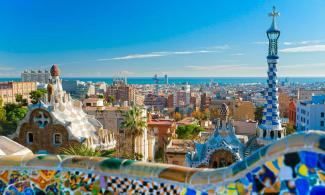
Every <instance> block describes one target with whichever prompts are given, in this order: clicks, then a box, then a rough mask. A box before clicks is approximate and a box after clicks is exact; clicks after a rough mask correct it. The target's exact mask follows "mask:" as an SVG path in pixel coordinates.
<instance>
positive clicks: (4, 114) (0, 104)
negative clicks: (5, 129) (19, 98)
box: [0, 98, 7, 121]
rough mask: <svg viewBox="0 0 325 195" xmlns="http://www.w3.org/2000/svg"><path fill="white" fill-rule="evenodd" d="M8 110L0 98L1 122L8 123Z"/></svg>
mask: <svg viewBox="0 0 325 195" xmlns="http://www.w3.org/2000/svg"><path fill="white" fill-rule="evenodd" d="M6 120H7V117H6V109H5V108H4V107H3V106H2V99H1V98H0V121H6Z"/></svg>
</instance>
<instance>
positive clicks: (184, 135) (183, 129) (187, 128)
mask: <svg viewBox="0 0 325 195" xmlns="http://www.w3.org/2000/svg"><path fill="white" fill-rule="evenodd" d="M202 131H204V128H203V127H201V126H199V125H195V124H191V125H184V126H179V127H177V129H176V134H177V138H178V139H193V138H195V137H197V136H198V135H199V133H200V132H202Z"/></svg>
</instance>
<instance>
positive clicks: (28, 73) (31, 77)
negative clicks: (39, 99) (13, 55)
mask: <svg viewBox="0 0 325 195" xmlns="http://www.w3.org/2000/svg"><path fill="white" fill-rule="evenodd" d="M50 79H51V75H50V72H49V71H48V70H44V71H42V70H37V71H35V70H25V71H24V72H22V73H21V81H23V82H38V83H49V81H50Z"/></svg>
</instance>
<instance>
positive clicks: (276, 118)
mask: <svg viewBox="0 0 325 195" xmlns="http://www.w3.org/2000/svg"><path fill="white" fill-rule="evenodd" d="M279 15H280V14H279V12H277V11H276V10H275V7H273V11H272V12H271V13H270V14H269V16H271V17H272V24H271V27H270V28H269V29H268V30H267V31H266V34H267V38H268V39H269V53H268V56H267V63H268V71H267V74H268V79H267V91H266V104H265V108H264V111H263V119H262V123H261V124H260V125H259V138H258V142H259V144H262V145H266V144H269V143H271V142H272V141H274V140H277V139H281V138H282V137H284V130H283V128H282V126H281V121H280V112H279V95H278V87H277V84H278V78H277V64H278V59H279V56H278V39H279V37H280V30H279V29H278V28H277V26H276V22H275V18H276V17H277V16H279Z"/></svg>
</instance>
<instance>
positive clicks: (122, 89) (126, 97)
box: [106, 80, 136, 105]
mask: <svg viewBox="0 0 325 195" xmlns="http://www.w3.org/2000/svg"><path fill="white" fill-rule="evenodd" d="M135 95H136V89H135V88H134V87H133V86H131V85H127V84H125V83H124V81H123V80H115V81H113V84H112V85H109V86H108V87H107V90H106V98H107V101H111V99H110V98H111V97H113V99H114V102H113V103H114V104H116V103H119V104H124V102H127V103H128V104H129V105H130V104H132V103H134V102H135Z"/></svg>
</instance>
